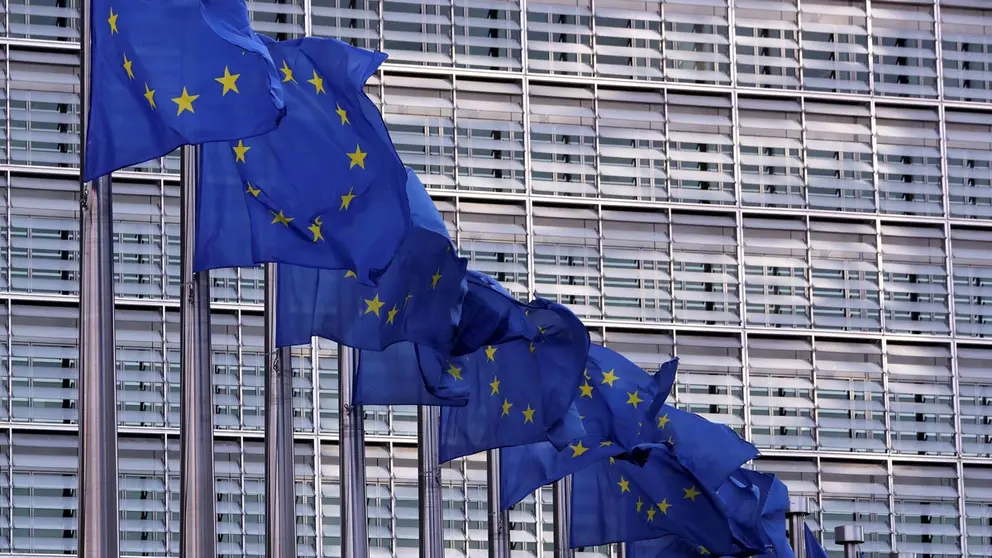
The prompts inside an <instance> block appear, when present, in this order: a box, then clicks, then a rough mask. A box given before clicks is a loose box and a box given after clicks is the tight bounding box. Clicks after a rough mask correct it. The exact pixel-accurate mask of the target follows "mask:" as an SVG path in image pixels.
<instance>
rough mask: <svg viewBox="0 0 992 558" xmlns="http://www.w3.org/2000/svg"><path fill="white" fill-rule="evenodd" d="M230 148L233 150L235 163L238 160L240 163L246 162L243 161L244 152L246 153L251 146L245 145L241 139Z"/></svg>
mask: <svg viewBox="0 0 992 558" xmlns="http://www.w3.org/2000/svg"><path fill="white" fill-rule="evenodd" d="M231 149H233V150H234V162H235V163H237V162H238V161H241V162H242V163H247V162H248V161H245V153H248V150H249V149H251V147H250V146H248V145H245V142H244V141H243V140H238V145H235V146H234V147H232V148H231Z"/></svg>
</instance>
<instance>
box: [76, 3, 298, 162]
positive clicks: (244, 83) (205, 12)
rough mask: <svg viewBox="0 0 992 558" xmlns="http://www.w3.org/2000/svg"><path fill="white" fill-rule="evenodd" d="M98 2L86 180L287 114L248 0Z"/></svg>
mask: <svg viewBox="0 0 992 558" xmlns="http://www.w3.org/2000/svg"><path fill="white" fill-rule="evenodd" d="M92 2H93V3H92V7H93V8H92V9H93V24H92V25H93V36H92V37H93V38H92V41H93V55H92V68H91V73H92V79H91V80H90V83H91V84H92V85H91V90H90V91H91V95H90V107H89V123H88V129H87V131H86V161H85V164H84V167H83V178H84V179H85V180H87V181H90V180H95V179H96V178H99V177H100V176H103V175H105V174H109V173H111V172H113V171H115V170H117V169H121V168H124V167H127V166H130V165H134V164H137V163H141V162H144V161H147V160H149V159H154V158H156V157H161V156H163V155H166V154H168V153H169V152H171V151H173V150H174V149H176V148H177V147H179V146H180V145H183V144H195V143H203V142H208V141H226V140H230V139H234V138H239V137H245V138H248V137H251V136H255V135H258V134H262V133H265V132H268V131H270V130H272V129H274V128H275V127H276V125H277V124H278V123H279V119H280V118H282V116H283V115H284V113H285V109H284V106H283V99H282V95H283V93H282V87H281V85H280V83H279V77H278V74H277V72H276V67H275V65H274V64H273V61H272V59H271V58H270V57H269V53H268V50H267V49H266V48H265V47H264V46H263V44H262V42H261V40H260V39H259V37H258V36H257V35H255V32H254V31H252V29H251V26H250V25H249V21H248V7H247V6H246V5H245V3H244V2H242V1H241V0H169V1H167V2H124V1H114V0H92Z"/></svg>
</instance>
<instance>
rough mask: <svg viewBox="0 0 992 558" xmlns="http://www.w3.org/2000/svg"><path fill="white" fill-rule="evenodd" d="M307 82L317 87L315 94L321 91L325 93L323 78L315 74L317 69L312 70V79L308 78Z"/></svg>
mask: <svg viewBox="0 0 992 558" xmlns="http://www.w3.org/2000/svg"><path fill="white" fill-rule="evenodd" d="M307 83H312V84H313V86H314V88H316V89H317V94H318V95H320V94H321V93H323V94H324V95H327V91H324V78H322V77H320V76H318V75H317V70H314V71H313V79H308V80H307Z"/></svg>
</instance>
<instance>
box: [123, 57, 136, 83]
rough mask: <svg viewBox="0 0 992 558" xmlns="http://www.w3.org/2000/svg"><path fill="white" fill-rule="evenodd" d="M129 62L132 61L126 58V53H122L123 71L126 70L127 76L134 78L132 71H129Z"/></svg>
mask: <svg viewBox="0 0 992 558" xmlns="http://www.w3.org/2000/svg"><path fill="white" fill-rule="evenodd" d="M131 64H133V62H132V61H131V60H128V59H127V55H126V54H125V55H124V71H125V72H127V77H128V78H130V79H134V72H133V71H131Z"/></svg>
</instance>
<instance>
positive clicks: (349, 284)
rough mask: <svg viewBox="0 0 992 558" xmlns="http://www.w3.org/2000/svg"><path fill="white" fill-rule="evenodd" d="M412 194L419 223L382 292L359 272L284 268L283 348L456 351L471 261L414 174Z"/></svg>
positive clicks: (280, 290)
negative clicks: (320, 343)
mask: <svg viewBox="0 0 992 558" xmlns="http://www.w3.org/2000/svg"><path fill="white" fill-rule="evenodd" d="M406 192H407V197H408V203H409V206H410V208H411V215H412V216H413V219H414V223H413V226H412V227H411V228H410V230H409V231H408V232H407V234H406V235H405V237H404V238H403V242H402V244H401V245H400V246H399V248H398V250H397V252H396V256H395V258H394V259H393V261H392V263H390V265H389V267H388V268H387V269H386V270H385V271H384V273H383V274H382V275H381V277H380V278H379V281H378V285H377V286H368V285H362V284H359V282H358V281H357V278H356V274H355V272H354V271H352V270H331V269H314V268H310V267H302V266H295V265H289V264H281V265H279V268H278V270H279V271H278V283H277V297H278V298H277V301H278V303H277V308H276V324H277V334H276V343H277V345H278V346H280V347H285V346H289V345H301V344H305V343H309V342H310V339H311V337H312V336H319V337H324V338H326V339H330V340H332V341H337V342H339V343H342V344H344V345H347V346H349V347H354V348H357V349H364V350H370V351H381V350H383V349H384V348H386V347H388V346H390V345H392V344H393V343H400V342H403V341H411V342H415V343H420V344H421V345H423V346H425V347H431V348H440V350H450V348H451V347H452V346H453V345H454V343H455V336H456V334H457V325H458V322H459V318H460V315H461V304H462V299H463V298H464V296H465V292H466V290H467V285H466V260H465V259H463V258H460V257H458V255H457V252H456V250H455V248H454V246H453V245H452V243H451V238H450V237H449V236H448V231H447V229H446V228H445V226H444V221H443V220H442V219H441V214H440V213H438V211H437V209H436V208H435V206H434V202H433V201H431V198H430V196H429V195H428V194H427V191H426V189H424V185H423V184H422V183H421V182H420V180H419V179H418V178H417V176H416V175H415V174H414V173H413V171H412V170H411V171H409V172H408V175H407V181H406ZM360 360H361V358H360Z"/></svg>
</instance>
